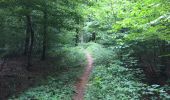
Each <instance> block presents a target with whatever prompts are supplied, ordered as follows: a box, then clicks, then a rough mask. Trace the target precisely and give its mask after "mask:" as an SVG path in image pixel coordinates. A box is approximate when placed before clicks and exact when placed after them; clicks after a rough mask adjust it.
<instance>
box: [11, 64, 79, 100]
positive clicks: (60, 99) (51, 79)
mask: <svg viewBox="0 0 170 100" xmlns="http://www.w3.org/2000/svg"><path fill="white" fill-rule="evenodd" d="M81 71H82V67H77V68H70V69H69V70H67V71H65V72H62V73H60V75H59V74H58V73H54V74H53V75H50V76H48V77H47V78H46V80H45V79H44V80H41V84H40V85H39V86H36V87H33V88H30V89H28V90H27V91H25V92H24V93H22V94H20V95H19V96H14V97H12V98H11V99H9V100H72V95H73V93H74V84H75V81H76V79H77V78H78V77H79V75H80V74H81Z"/></svg>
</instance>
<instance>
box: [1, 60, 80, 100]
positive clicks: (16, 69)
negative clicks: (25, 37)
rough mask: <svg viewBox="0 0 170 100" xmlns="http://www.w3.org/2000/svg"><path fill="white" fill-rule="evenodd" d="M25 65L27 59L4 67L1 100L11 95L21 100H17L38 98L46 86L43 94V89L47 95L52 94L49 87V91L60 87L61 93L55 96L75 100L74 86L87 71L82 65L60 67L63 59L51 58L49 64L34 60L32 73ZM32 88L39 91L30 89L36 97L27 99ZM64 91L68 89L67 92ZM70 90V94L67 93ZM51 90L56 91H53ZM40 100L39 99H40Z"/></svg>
mask: <svg viewBox="0 0 170 100" xmlns="http://www.w3.org/2000/svg"><path fill="white" fill-rule="evenodd" d="M25 63H26V62H25V58H24V57H18V58H10V59H8V61H7V62H6V63H5V64H4V65H3V66H0V67H2V68H0V69H1V70H0V100H8V98H9V97H11V96H15V97H14V98H19V99H16V100H22V99H20V97H21V98H22V97H24V99H35V97H36V96H37V95H38V92H37V91H38V90H40V89H39V87H40V86H43V91H42V89H41V90H40V91H41V92H42V93H44V94H48V89H47V88H46V87H47V85H48V86H49V88H51V87H53V85H55V86H57V85H58V87H56V88H53V89H55V90H59V91H55V92H56V93H54V95H55V96H56V95H59V96H60V95H61V94H62V95H64V96H62V97H58V96H56V97H57V98H63V99H64V97H65V98H66V99H67V100H69V99H68V98H70V99H71V95H72V94H73V93H72V91H74V89H71V88H72V87H73V86H74V84H75V82H76V80H77V78H78V77H79V76H80V75H81V73H82V70H83V67H82V66H80V67H63V66H60V65H59V63H60V60H59V59H57V58H49V59H48V60H46V61H40V60H38V59H34V61H33V65H32V66H31V71H27V70H26V68H25ZM47 66H48V67H47ZM55 80H58V81H55ZM59 82H60V83H59ZM61 82H62V83H61ZM31 88H33V89H35V91H34V90H30V91H31V93H32V94H31V95H28V96H29V97H27V95H26V93H27V91H29V89H31ZM60 88H61V89H60ZM63 89H65V91H64V90H63ZM60 90H61V91H60ZM68 90H69V93H67V92H68ZM51 91H53V90H52V89H51ZM58 92H59V93H58ZM62 92H65V93H62ZM24 93H25V94H24ZM22 94H23V95H22ZM20 95H21V96H20ZM34 96H35V97H34ZM49 96H50V95H49ZM41 97H43V96H41ZM37 99H38V100H39V97H38V98H37ZM12 100H13V99H12Z"/></svg>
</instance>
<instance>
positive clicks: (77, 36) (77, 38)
mask: <svg viewBox="0 0 170 100" xmlns="http://www.w3.org/2000/svg"><path fill="white" fill-rule="evenodd" d="M75 42H76V43H75V46H78V42H79V30H78V29H76V40H75Z"/></svg>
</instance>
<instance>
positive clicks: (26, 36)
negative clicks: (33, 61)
mask: <svg viewBox="0 0 170 100" xmlns="http://www.w3.org/2000/svg"><path fill="white" fill-rule="evenodd" d="M26 24H27V25H26V35H25V47H24V55H25V56H26V55H27V54H28V48H29V38H30V34H29V33H30V29H29V25H28V19H27V22H26Z"/></svg>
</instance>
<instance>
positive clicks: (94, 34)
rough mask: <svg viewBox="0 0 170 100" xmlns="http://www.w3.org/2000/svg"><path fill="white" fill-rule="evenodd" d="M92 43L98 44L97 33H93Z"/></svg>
mask: <svg viewBox="0 0 170 100" xmlns="http://www.w3.org/2000/svg"><path fill="white" fill-rule="evenodd" d="M92 41H93V42H96V32H93V33H92Z"/></svg>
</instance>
